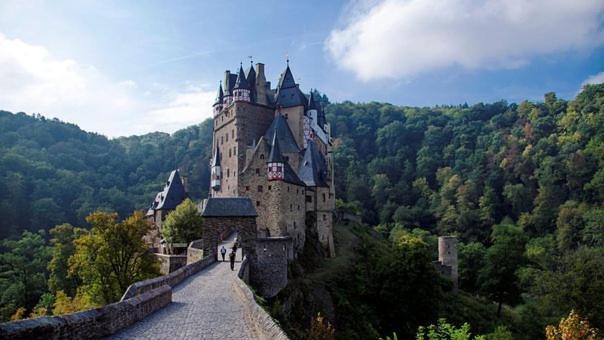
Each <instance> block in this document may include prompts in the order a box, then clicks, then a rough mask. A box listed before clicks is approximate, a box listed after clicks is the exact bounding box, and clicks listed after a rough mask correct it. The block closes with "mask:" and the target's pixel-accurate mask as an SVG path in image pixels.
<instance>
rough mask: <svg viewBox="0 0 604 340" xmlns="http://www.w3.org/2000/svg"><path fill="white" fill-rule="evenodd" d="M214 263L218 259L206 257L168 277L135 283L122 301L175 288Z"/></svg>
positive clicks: (129, 287) (127, 290)
mask: <svg viewBox="0 0 604 340" xmlns="http://www.w3.org/2000/svg"><path fill="white" fill-rule="evenodd" d="M214 262H216V259H214V257H206V258H205V259H202V260H200V261H197V262H194V263H191V264H188V265H186V266H184V267H182V268H180V269H177V270H176V271H174V272H172V273H170V274H168V275H164V276H160V277H156V278H153V279H148V280H145V281H139V282H135V283H133V284H131V285H130V286H128V289H126V292H125V293H124V295H123V296H122V300H121V301H124V300H126V299H130V298H132V297H134V296H137V295H140V294H143V293H145V292H148V291H150V290H153V289H155V288H157V287H161V286H163V285H168V286H170V287H172V288H174V287H175V286H176V285H177V284H179V283H181V282H182V281H183V280H184V279H186V278H187V277H189V276H191V275H193V274H195V273H197V272H199V271H200V270H202V269H204V268H206V267H207V266H209V265H211V264H212V263H214Z"/></svg>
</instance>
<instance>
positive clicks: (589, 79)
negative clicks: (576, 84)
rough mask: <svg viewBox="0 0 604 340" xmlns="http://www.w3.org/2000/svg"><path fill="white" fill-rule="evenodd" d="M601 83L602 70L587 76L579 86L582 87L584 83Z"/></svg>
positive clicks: (603, 76)
mask: <svg viewBox="0 0 604 340" xmlns="http://www.w3.org/2000/svg"><path fill="white" fill-rule="evenodd" d="M601 83H604V72H600V73H597V74H594V75H591V76H589V77H587V79H585V81H584V82H583V84H581V87H583V86H584V85H587V84H601Z"/></svg>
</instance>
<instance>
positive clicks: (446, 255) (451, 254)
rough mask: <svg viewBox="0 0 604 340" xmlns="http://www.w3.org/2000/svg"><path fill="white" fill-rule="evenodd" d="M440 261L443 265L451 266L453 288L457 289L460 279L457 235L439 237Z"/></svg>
mask: <svg viewBox="0 0 604 340" xmlns="http://www.w3.org/2000/svg"><path fill="white" fill-rule="evenodd" d="M438 261H439V262H440V263H441V264H442V265H443V266H448V267H450V268H451V281H453V289H454V290H457V286H458V280H459V274H458V260H457V237H455V236H439V237H438Z"/></svg>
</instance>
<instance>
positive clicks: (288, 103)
mask: <svg viewBox="0 0 604 340" xmlns="http://www.w3.org/2000/svg"><path fill="white" fill-rule="evenodd" d="M307 101H308V98H306V96H305V95H304V93H302V91H300V89H299V88H298V85H297V84H296V81H295V80H294V76H293V74H292V71H291V70H290V68H289V64H288V65H287V67H286V68H285V72H283V73H282V74H281V78H280V79H279V85H278V86H277V93H276V94H275V104H276V105H277V106H281V107H292V106H299V105H306V102H307Z"/></svg>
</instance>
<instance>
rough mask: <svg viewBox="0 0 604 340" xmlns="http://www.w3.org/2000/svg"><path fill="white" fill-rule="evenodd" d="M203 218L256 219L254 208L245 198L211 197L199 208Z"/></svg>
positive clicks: (256, 214) (250, 201)
mask: <svg viewBox="0 0 604 340" xmlns="http://www.w3.org/2000/svg"><path fill="white" fill-rule="evenodd" d="M200 210H201V216H204V217H256V216H258V213H256V208H254V205H253V204H252V200H250V199H249V198H247V197H211V198H208V199H207V200H204V202H203V203H202V206H201V209H200Z"/></svg>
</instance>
